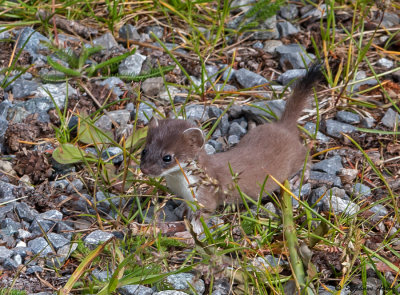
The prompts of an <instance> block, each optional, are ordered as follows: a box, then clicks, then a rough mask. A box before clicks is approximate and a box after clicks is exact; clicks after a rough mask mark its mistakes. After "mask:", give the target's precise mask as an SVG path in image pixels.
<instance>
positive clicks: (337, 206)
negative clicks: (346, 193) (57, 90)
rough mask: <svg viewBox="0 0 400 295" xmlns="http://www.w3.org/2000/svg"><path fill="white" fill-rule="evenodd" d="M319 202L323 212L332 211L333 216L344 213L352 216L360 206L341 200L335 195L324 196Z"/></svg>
mask: <svg viewBox="0 0 400 295" xmlns="http://www.w3.org/2000/svg"><path fill="white" fill-rule="evenodd" d="M321 202H322V204H323V210H325V211H329V210H332V211H333V212H334V213H335V214H341V213H344V214H346V215H353V214H357V212H358V211H360V206H358V205H357V204H355V203H353V202H351V201H348V200H343V199H341V198H339V197H337V196H335V195H332V196H325V197H323V198H322V200H321Z"/></svg>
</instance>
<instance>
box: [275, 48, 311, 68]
mask: <svg viewBox="0 0 400 295" xmlns="http://www.w3.org/2000/svg"><path fill="white" fill-rule="evenodd" d="M276 51H277V52H278V53H279V54H280V56H281V57H280V59H279V63H280V65H281V67H282V68H283V69H305V68H306V66H307V65H309V64H310V63H311V62H312V60H313V59H314V58H315V56H314V55H313V54H306V51H305V49H304V47H303V46H301V45H298V44H289V45H282V46H279V47H277V48H276ZM304 63H305V64H304Z"/></svg>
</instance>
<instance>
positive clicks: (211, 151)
mask: <svg viewBox="0 0 400 295" xmlns="http://www.w3.org/2000/svg"><path fill="white" fill-rule="evenodd" d="M204 150H205V151H206V154H207V155H212V154H215V148H214V147H213V146H212V145H211V144H208V143H206V144H205V145H204Z"/></svg>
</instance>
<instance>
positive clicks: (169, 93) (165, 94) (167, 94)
mask: <svg viewBox="0 0 400 295" xmlns="http://www.w3.org/2000/svg"><path fill="white" fill-rule="evenodd" d="M167 89H168V90H167ZM167 89H165V90H164V91H161V92H160V94H159V95H158V97H159V99H160V100H161V101H164V102H167V103H169V102H170V101H174V98H175V97H176V96H177V95H178V94H179V93H181V91H180V90H179V89H178V88H176V87H175V86H169V85H168V86H167ZM185 99H186V98H185ZM183 101H185V100H183Z"/></svg>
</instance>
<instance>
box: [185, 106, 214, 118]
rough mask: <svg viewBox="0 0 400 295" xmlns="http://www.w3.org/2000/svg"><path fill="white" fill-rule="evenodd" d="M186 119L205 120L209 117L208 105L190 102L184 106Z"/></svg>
mask: <svg viewBox="0 0 400 295" xmlns="http://www.w3.org/2000/svg"><path fill="white" fill-rule="evenodd" d="M185 113H186V120H192V121H200V122H205V121H207V120H208V119H209V117H208V107H207V106H204V105H198V104H192V105H186V106H185Z"/></svg>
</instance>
